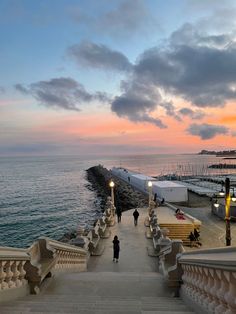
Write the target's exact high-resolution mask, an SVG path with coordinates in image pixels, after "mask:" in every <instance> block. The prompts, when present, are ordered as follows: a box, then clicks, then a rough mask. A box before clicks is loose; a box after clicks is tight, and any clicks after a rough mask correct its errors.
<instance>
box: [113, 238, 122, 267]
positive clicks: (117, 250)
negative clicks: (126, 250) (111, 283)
mask: <svg viewBox="0 0 236 314" xmlns="http://www.w3.org/2000/svg"><path fill="white" fill-rule="evenodd" d="M112 242H113V262H116V263H118V259H119V253H120V241H119V240H118V237H117V235H115V236H114V240H113V241H112Z"/></svg>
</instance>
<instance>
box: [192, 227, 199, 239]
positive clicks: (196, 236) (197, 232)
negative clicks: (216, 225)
mask: <svg viewBox="0 0 236 314" xmlns="http://www.w3.org/2000/svg"><path fill="white" fill-rule="evenodd" d="M193 233H194V236H195V238H196V240H197V241H199V238H200V232H199V231H198V230H197V229H196V228H195V229H194V231H193Z"/></svg>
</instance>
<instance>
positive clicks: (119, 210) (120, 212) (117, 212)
mask: <svg viewBox="0 0 236 314" xmlns="http://www.w3.org/2000/svg"><path fill="white" fill-rule="evenodd" d="M116 215H117V222H121V216H122V211H121V209H120V208H117V209H116Z"/></svg>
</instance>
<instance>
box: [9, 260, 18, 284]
mask: <svg viewBox="0 0 236 314" xmlns="http://www.w3.org/2000/svg"><path fill="white" fill-rule="evenodd" d="M11 263H12V264H11V271H12V278H11V281H10V282H9V288H14V287H16V280H17V278H18V276H19V272H18V270H17V261H12V262H11Z"/></svg>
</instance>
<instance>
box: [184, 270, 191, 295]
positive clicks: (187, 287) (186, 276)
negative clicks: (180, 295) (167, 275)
mask: <svg viewBox="0 0 236 314" xmlns="http://www.w3.org/2000/svg"><path fill="white" fill-rule="evenodd" d="M182 267H183V271H184V274H183V276H182V279H183V282H184V284H183V286H182V289H183V291H184V293H186V294H187V295H189V288H190V287H189V283H188V281H189V266H188V265H185V264H183V265H182Z"/></svg>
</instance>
